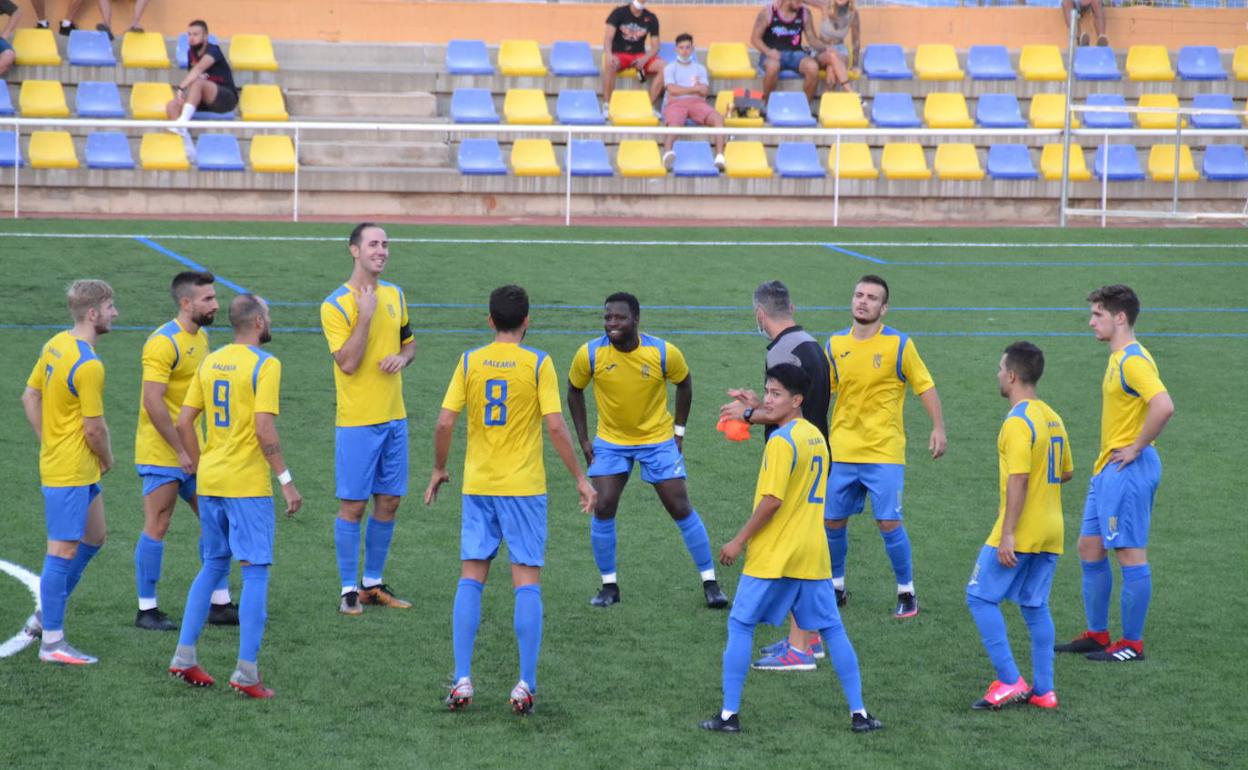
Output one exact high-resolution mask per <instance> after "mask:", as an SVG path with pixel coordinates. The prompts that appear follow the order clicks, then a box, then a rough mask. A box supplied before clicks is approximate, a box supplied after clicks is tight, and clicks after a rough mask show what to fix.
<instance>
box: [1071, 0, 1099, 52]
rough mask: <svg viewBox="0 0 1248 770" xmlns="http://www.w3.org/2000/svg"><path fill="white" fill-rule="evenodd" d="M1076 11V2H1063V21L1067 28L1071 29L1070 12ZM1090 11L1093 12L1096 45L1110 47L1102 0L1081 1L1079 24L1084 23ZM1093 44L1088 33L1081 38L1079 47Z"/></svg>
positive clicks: (1072, 0)
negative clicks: (1084, 18) (1106, 34)
mask: <svg viewBox="0 0 1248 770" xmlns="http://www.w3.org/2000/svg"><path fill="white" fill-rule="evenodd" d="M1073 10H1075V0H1062V20H1063V21H1065V22H1066V28H1067V29H1070V12H1071V11H1073ZM1088 11H1091V12H1092V28H1093V30H1095V31H1096V44H1097V45H1100V46H1106V45H1109V38H1108V37H1106V36H1105V6H1104V5H1102V4H1101V0H1079V22H1080V24H1082V23H1083V17H1084V15H1085V14H1087V12H1088ZM1091 42H1092V39H1091V37H1089V35H1088V33H1087V32H1084V33H1083V34H1081V35H1080V36H1079V45H1090V44H1091Z"/></svg>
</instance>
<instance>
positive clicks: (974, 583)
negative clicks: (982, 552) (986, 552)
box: [966, 563, 979, 588]
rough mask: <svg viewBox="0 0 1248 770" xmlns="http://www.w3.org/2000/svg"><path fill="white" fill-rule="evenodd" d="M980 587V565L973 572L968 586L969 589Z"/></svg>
mask: <svg viewBox="0 0 1248 770" xmlns="http://www.w3.org/2000/svg"><path fill="white" fill-rule="evenodd" d="M977 585H979V564H978V563H977V564H976V565H975V569H974V570H972V571H971V582H969V583H967V584H966V587H967V588H970V587H971V586H977Z"/></svg>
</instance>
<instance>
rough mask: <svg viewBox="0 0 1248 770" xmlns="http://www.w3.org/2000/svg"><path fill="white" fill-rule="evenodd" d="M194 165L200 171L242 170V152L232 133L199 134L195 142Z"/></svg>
mask: <svg viewBox="0 0 1248 770" xmlns="http://www.w3.org/2000/svg"><path fill="white" fill-rule="evenodd" d="M195 156H196V160H195V165H196V166H197V167H198V168H199V170H200V171H243V170H245V169H246V166H244V165H243V152H242V150H240V149H239V147H238V138H237V137H235V136H234V135H233V134H200V137H199V140H198V141H197V142H195Z"/></svg>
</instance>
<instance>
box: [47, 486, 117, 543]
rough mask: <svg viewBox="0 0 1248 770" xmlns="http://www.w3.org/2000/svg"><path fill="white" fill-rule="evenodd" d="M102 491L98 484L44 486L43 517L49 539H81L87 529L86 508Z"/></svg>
mask: <svg viewBox="0 0 1248 770" xmlns="http://www.w3.org/2000/svg"><path fill="white" fill-rule="evenodd" d="M101 491H103V490H102V489H101V488H100V485H99V484H84V485H82V486H77V487H44V488H43V518H44V521H45V523H46V524H47V528H48V539H49V540H70V541H73V540H81V539H82V536H83V534H85V533H86V531H87V509H89V508H90V507H91V503H92V502H93V501H94V500H95V498H97V497H99V496H100V492H101Z"/></svg>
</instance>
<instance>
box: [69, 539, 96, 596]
mask: <svg viewBox="0 0 1248 770" xmlns="http://www.w3.org/2000/svg"><path fill="white" fill-rule="evenodd" d="M103 547H104V546H102V545H91V544H90V543H81V542H80V543H78V552H77V553H75V554H74V558H73V561H71V562H70V564H69V576H68V577H66V578H65V600H66V601H68V600H69V597H70V596H71V595H73V593H74V589H75V588H77V587H78V581H79V580H82V573H83V572H84V571H85V570H86V569H87V564H89V563H90V562H91V560H92V559H94V558H95V555H96V554H97V553H99V552H100V549H101V548H103Z"/></svg>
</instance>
